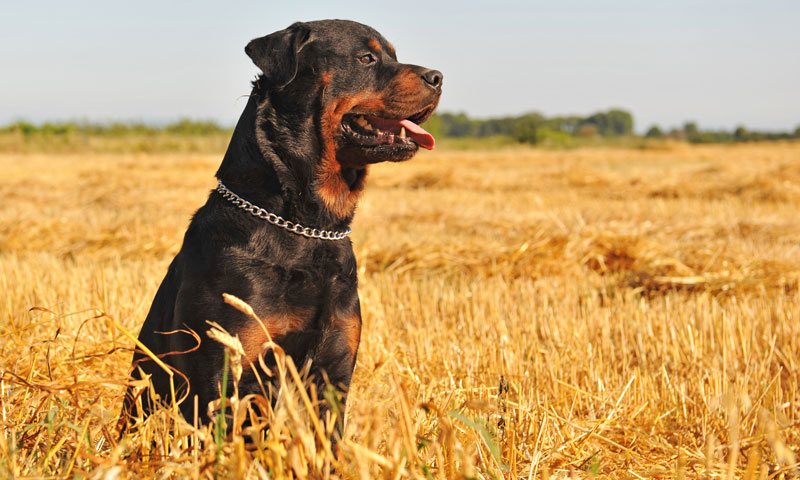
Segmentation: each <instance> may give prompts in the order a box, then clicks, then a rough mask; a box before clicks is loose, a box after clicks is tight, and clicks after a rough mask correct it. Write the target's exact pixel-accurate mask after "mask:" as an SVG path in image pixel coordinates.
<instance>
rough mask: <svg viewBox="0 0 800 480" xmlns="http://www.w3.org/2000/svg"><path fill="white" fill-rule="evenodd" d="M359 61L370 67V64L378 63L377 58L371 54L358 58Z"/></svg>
mask: <svg viewBox="0 0 800 480" xmlns="http://www.w3.org/2000/svg"><path fill="white" fill-rule="evenodd" d="M358 61H359V62H361V63H362V64H364V65H370V64H372V63H375V62H376V60H375V56H374V55H373V54H371V53H368V54H366V55H362V56H360V57H358Z"/></svg>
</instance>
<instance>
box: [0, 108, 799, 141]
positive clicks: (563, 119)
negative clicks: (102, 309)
mask: <svg viewBox="0 0 800 480" xmlns="http://www.w3.org/2000/svg"><path fill="white" fill-rule="evenodd" d="M633 127H634V120H633V115H631V113H630V112H628V111H626V110H623V109H618V108H613V109H610V110H607V111H601V112H596V113H593V114H591V115H588V116H580V115H559V116H554V117H546V116H544V115H542V114H541V113H536V112H532V113H526V114H523V115H518V116H505V117H495V118H487V119H476V118H471V117H469V116H468V115H467V114H465V113H447V112H446V113H438V114H435V115H433V116H432V117H431V118H430V119H429V120H428V121H427V122H426V123H425V129H426V130H428V131H429V132H431V134H433V135H434V136H435V137H437V138H489V137H506V138H510V139H513V140H515V141H517V142H521V143H529V144H570V143H573V142H574V141H575V140H578V139H591V138H594V139H610V138H620V137H629V138H634V137H637V135H636V134H635V133H634V130H633ZM232 131H233V129H232V128H230V127H224V126H220V125H219V124H217V123H215V122H213V121H196V120H188V119H182V120H179V121H177V122H173V123H168V124H164V125H160V126H156V125H151V124H146V123H142V122H133V123H125V122H114V123H90V122H48V123H44V124H41V125H35V124H33V123H29V122H16V123H12V124H10V125H7V126H5V127H1V128H0V133H16V134H21V135H22V136H23V137H24V138H28V137H33V136H35V137H48V136H60V137H70V136H72V137H75V136H77V137H80V136H87V137H88V136H106V137H126V136H144V137H148V136H155V135H164V134H166V135H177V136H187V137H188V136H194V137H196V136H220V135H222V136H224V135H230V133H231V132H232ZM644 137H645V138H654V139H673V140H680V141H688V142H691V143H733V142H753V141H769V140H789V139H800V126H798V127H797V128H796V129H795V130H794V131H791V132H789V131H786V132H763V131H751V130H748V129H747V128H745V127H744V126H739V127H737V128H735V129H734V130H732V131H727V130H707V129H706V130H704V129H701V128H699V127H698V126H697V123H695V122H686V123H685V124H684V125H683V126H681V127H679V128H672V129H670V130H668V131H665V130H662V129H661V128H660V127H659V126H658V125H653V126H652V127H650V128H649V129H648V130H647V132H646V133H645V134H644Z"/></svg>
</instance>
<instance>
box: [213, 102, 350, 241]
mask: <svg viewBox="0 0 800 480" xmlns="http://www.w3.org/2000/svg"><path fill="white" fill-rule="evenodd" d="M298 107H299V110H300V111H302V110H304V109H303V108H302V106H298ZM309 117H310V118H309ZM313 128H314V119H313V117H311V116H308V117H306V119H302V118H301V116H298V118H287V117H286V116H280V115H279V114H278V113H277V112H276V110H275V108H274V107H273V105H272V102H270V100H269V99H266V100H265V99H264V98H263V97H262V98H261V100H260V101H259V95H257V89H254V91H253V94H251V96H250V98H249V100H248V102H247V105H246V106H245V108H244V111H243V112H242V115H241V117H240V118H239V121H238V123H237V124H236V128H235V129H234V132H233V135H232V137H231V141H230V144H229V146H228V150H227V151H226V153H225V156H224V158H223V160H222V164H221V165H220V167H219V169H218V170H217V174H216V176H217V178H219V179H220V180H221V181H222V182H223V183H224V184H225V185H227V186H228V188H230V189H231V190H232V191H234V192H236V193H237V194H238V195H240V196H241V197H242V198H244V199H246V200H248V201H250V202H252V203H254V204H256V205H258V206H260V207H262V208H264V209H266V210H268V211H270V212H272V213H275V214H277V215H280V216H282V217H284V218H285V219H287V220H290V221H292V222H296V223H301V224H303V225H307V226H309V227H311V228H318V229H326V230H327V229H330V230H345V229H346V228H348V227H349V225H350V222H351V221H352V218H353V214H352V212H351V213H350V214H349V215H347V216H345V217H344V218H341V216H337V215H334V214H333V213H332V212H331V211H330V210H329V209H328V208H326V206H325V204H324V202H323V201H322V200H321V198H320V197H319V195H318V194H317V192H316V191H315V190H314V187H315V182H314V180H315V178H314V175H315V173H316V170H315V166H316V164H317V162H318V159H319V158H320V156H321V154H322V152H321V150H322V147H321V146H320V145H319V141H318V138H317V134H316V133H315V132H314V131H313ZM298 144H300V145H303V146H305V148H306V149H307V150H308V151H303V150H300V151H298V149H291V148H290V147H292V146H295V145H298Z"/></svg>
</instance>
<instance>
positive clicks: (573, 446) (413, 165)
mask: <svg viewBox="0 0 800 480" xmlns="http://www.w3.org/2000/svg"><path fill="white" fill-rule="evenodd" d="M218 162H219V155H218V154H216V153H215V154H202V153H171V154H146V153H140V154H133V153H97V152H96V151H93V150H91V148H89V149H88V150H87V151H86V153H82V154H80V155H72V154H58V155H55V154H45V153H26V154H17V153H13V154H12V153H4V154H0V168H2V170H3V172H4V181H3V182H2V183H0V198H2V199H3V201H2V202H0V316H2V322H0V323H2V324H1V325H0V477H58V478H62V477H93V478H139V477H156V476H157V477H159V478H166V477H170V476H171V477H174V478H184V477H187V478H211V477H214V476H224V477H230V478H279V479H280V478H326V477H327V478H355V479H373V478H386V479H389V478H391V479H394V478H418V479H422V478H435V479H461V478H483V479H488V478H551V479H566V478H593V477H595V478H626V479H635V478H646V479H651V478H687V479H688V478H721V479H728V478H743V479H778V478H797V476H798V474H800V472H798V458H800V449H799V448H798V445H800V321H798V319H800V284H799V283H798V282H799V279H800V247H798V245H799V243H798V238H800V216H799V215H798V214H797V205H798V203H800V145H798V144H792V143H785V144H781V143H776V144H770V145H759V144H753V145H738V146H708V147H682V146H669V145H666V146H664V148H660V149H658V150H602V149H594V150H574V151H541V150H527V149H515V150H513V151H502V150H497V151H488V152H486V151H484V152H477V151H471V152H447V151H441V152H438V153H435V154H428V155H420V158H417V159H415V160H413V161H412V162H410V163H404V164H398V165H378V166H375V167H374V168H373V169H372V171H371V172H370V178H369V182H368V183H369V186H368V188H367V193H366V195H365V196H364V198H363V199H362V200H361V202H360V206H359V211H358V215H357V218H356V222H355V224H354V228H353V229H354V234H353V243H354V246H355V248H356V254H357V257H358V261H359V269H360V272H359V273H360V294H361V299H362V302H361V305H362V311H363V316H364V320H365V323H364V329H363V334H362V335H363V338H362V344H361V347H360V349H359V354H358V363H357V366H356V371H355V376H354V379H353V384H352V389H351V391H350V392H349V395H348V410H347V412H346V419H347V422H346V429H345V434H344V438H343V439H342V441H340V442H338V444H337V445H336V446H335V447H334V446H332V445H331V443H330V440H329V439H330V436H331V435H330V434H331V433H332V432H333V429H334V425H335V423H336V422H335V420H336V418H334V417H332V416H331V417H328V418H325V419H321V420H320V419H319V418H318V417H317V415H316V412H317V411H318V408H319V400H318V397H324V393H325V392H314V391H313V389H309V388H307V383H306V380H307V379H306V377H307V371H308V370H307V366H306V365H297V366H295V365H294V364H293V363H292V362H291V361H290V359H289V358H288V357H286V355H285V354H284V353H283V352H282V350H280V348H279V347H278V346H277V345H276V344H274V343H272V342H271V341H269V342H267V343H266V344H265V345H264V348H263V352H264V355H262V359H264V360H263V362H262V363H263V366H264V367H267V366H269V367H271V370H270V371H269V373H270V374H271V376H268V375H265V374H263V373H262V377H261V380H262V385H263V394H262V395H245V396H242V398H239V396H240V393H239V392H238V391H237V390H236V388H233V389H231V390H230V391H227V392H226V399H225V404H224V405H225V407H224V408H222V406H223V404H222V402H221V401H220V402H218V403H215V404H212V406H211V407H212V409H214V410H213V411H212V413H214V414H215V415H214V418H215V421H216V422H217V423H220V422H224V426H225V429H220V430H215V426H216V424H212V425H209V426H207V427H199V426H196V425H194V424H193V422H186V421H184V420H183V419H182V418H181V417H180V416H179V415H177V414H176V411H175V409H174V408H165V409H163V410H160V411H159V412H157V413H156V414H155V415H153V416H152V417H151V418H149V419H148V420H146V421H145V422H143V423H142V424H141V425H140V428H138V429H137V430H135V431H132V432H130V433H129V434H126V435H125V436H123V438H121V439H118V438H117V433H116V431H115V427H116V425H117V417H118V414H119V409H120V406H121V403H122V395H123V392H124V388H125V384H126V375H127V373H128V368H129V365H130V359H131V351H132V350H131V349H132V348H133V346H134V344H133V342H132V341H131V339H130V338H128V337H126V335H125V333H124V332H125V331H127V332H136V331H138V328H139V327H140V325H141V322H142V320H143V319H144V317H145V315H146V313H147V309H148V307H149V304H150V301H151V299H152V296H153V294H154V292H155V289H156V288H157V286H158V283H159V282H160V281H161V279H162V277H163V275H164V272H165V271H166V268H167V265H168V263H169V261H170V260H171V258H172V256H173V255H174V254H175V253H176V252H177V250H178V248H179V247H180V243H181V239H182V235H183V232H184V230H185V227H186V225H187V223H188V219H189V216H190V215H191V213H192V211H193V210H194V209H195V208H196V207H198V206H199V205H201V204H202V203H203V201H204V199H205V198H206V196H207V195H208V192H209V191H210V189H211V188H213V186H214V182H213V179H212V178H211V177H210V172H213V170H214V168H215V166H216V165H217V164H218ZM220 301H226V302H228V303H229V304H231V305H233V306H234V307H235V308H238V309H239V310H240V311H242V312H244V313H245V314H247V315H248V316H250V317H251V319H252V321H254V322H258V321H259V320H258V318H257V316H256V315H255V313H254V312H252V310H251V309H249V307H248V306H247V305H246V304H244V303H243V302H241V300H238V299H236V298H234V297H230V296H228V297H225V298H224V299H220ZM207 320H209V321H210V322H216V324H217V326H212V328H211V329H210V330H209V332H212V333H210V335H212V336H213V337H212V338H209V337H204V338H202V341H220V342H221V343H222V344H223V345H225V348H226V350H227V351H228V357H229V359H230V363H231V365H232V369H231V370H232V371H229V375H230V377H229V378H231V379H234V380H235V379H236V378H239V376H240V375H244V374H245V371H244V369H246V368H250V367H248V366H247V365H246V364H244V363H242V362H241V361H240V360H239V359H240V358H241V347H240V343H239V342H238V340H237V338H236V337H235V336H231V335H230V333H228V332H225V331H224V329H223V328H222V327H223V326H224V325H225V324H224V322H222V321H221V320H222V319H215V318H209V319H207ZM115 324H117V325H118V326H115ZM212 325H213V324H212ZM270 355H271V356H272V357H269V359H270V361H269V362H267V361H266V358H267V357H268V356H270ZM273 357H274V359H275V362H272V359H273ZM259 371H260V370H259ZM501 379H502V380H501ZM503 382H505V383H503ZM233 383H234V384H235V382H233ZM270 396H272V398H273V399H274V404H273V403H271V402H270V401H268V400H267V398H268V397H270ZM187 401H191V400H190V399H187ZM267 425H269V429H266V428H265V427H266V426H267ZM215 433H216V435H215ZM248 438H251V439H253V440H251V441H250V442H246V441H245V440H246V439H248ZM118 440H120V441H118ZM334 449H335V450H336V451H337V452H338V456H337V457H336V458H334V456H333V453H334V452H333V450H334Z"/></svg>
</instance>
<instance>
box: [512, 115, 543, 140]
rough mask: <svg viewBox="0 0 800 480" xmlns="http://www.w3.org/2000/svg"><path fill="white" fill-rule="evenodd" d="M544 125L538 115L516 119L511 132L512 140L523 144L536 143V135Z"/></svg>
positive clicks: (540, 116) (541, 117)
mask: <svg viewBox="0 0 800 480" xmlns="http://www.w3.org/2000/svg"><path fill="white" fill-rule="evenodd" d="M542 123H544V117H543V116H542V115H540V114H538V113H528V114H526V115H523V116H521V117H519V118H517V119H516V121H515V122H514V127H513V128H512V130H511V136H512V137H513V138H514V140H516V141H518V142H523V143H536V142H537V141H538V140H539V138H538V137H537V133H538V131H539V129H540V128H541V126H542Z"/></svg>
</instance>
